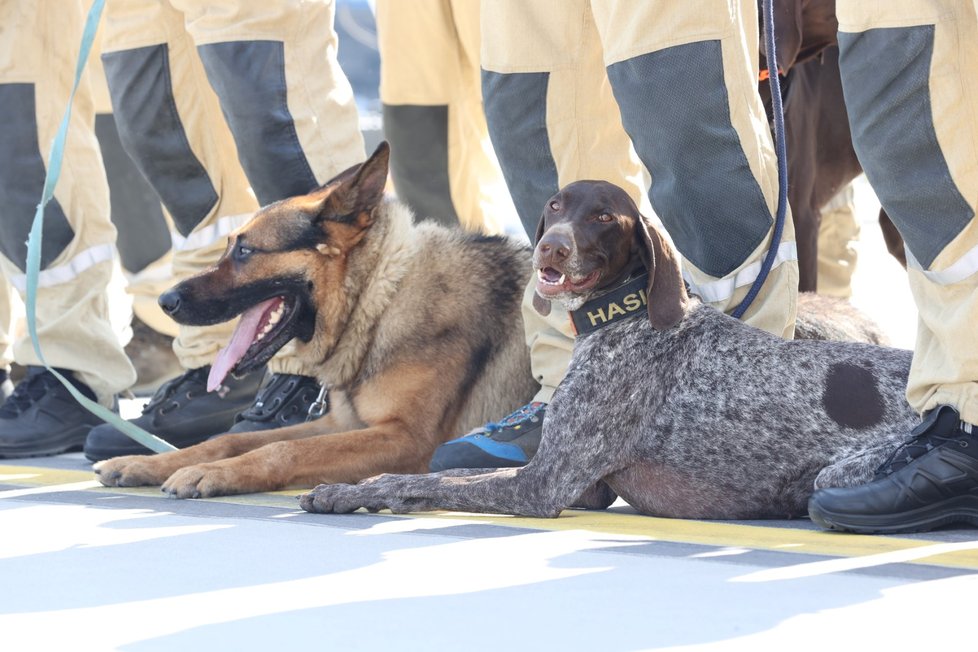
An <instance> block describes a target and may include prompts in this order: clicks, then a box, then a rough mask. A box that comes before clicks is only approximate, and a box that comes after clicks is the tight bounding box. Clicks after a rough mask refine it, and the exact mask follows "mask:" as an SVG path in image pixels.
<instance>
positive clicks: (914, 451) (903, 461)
mask: <svg viewBox="0 0 978 652" xmlns="http://www.w3.org/2000/svg"><path fill="white" fill-rule="evenodd" d="M974 430H975V427H974V426H972V425H971V424H966V423H963V422H962V421H961V419H960V415H959V414H958V412H957V410H955V409H954V408H952V407H950V406H947V405H942V406H939V407H938V408H936V409H934V410H932V411H930V412H928V413H927V415H926V416H925V417H924V420H923V421H922V422H921V423H920V425H919V426H917V427H916V428H914V430H913V433H911V434H912V438H911V439H910V440H909V441H907V443H905V444H904V445H903V446H901V447H900V448H898V449H897V450H896V451H895V452H894V453H893V455H892V456H890V459H889V460H887V462H886V463H884V464H883V465H882V466H881V467H880V468H879V469H878V470H877V471H876V478H875V479H874V480H873V481H872V482H870V483H869V484H865V485H862V486H859V487H846V488H831V489H822V490H820V491H816V492H815V494H814V495H813V496H812V497H811V499H810V500H809V502H808V513H809V515H810V516H811V518H812V520H813V521H814V522H815V523H818V524H819V525H821V526H822V527H825V528H829V529H833V530H845V531H849V532H859V533H862V534H893V533H897V532H923V531H925V530H931V529H933V528H935V527H939V526H941V525H947V524H948V523H968V524H970V525H975V526H978V432H975V431H974Z"/></svg>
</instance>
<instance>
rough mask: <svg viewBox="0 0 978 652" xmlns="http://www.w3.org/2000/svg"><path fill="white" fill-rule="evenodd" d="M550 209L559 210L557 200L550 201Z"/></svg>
mask: <svg viewBox="0 0 978 652" xmlns="http://www.w3.org/2000/svg"><path fill="white" fill-rule="evenodd" d="M550 210H554V211H559V210H560V203H559V202H556V201H552V202H550Z"/></svg>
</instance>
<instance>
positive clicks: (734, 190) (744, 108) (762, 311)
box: [592, 0, 798, 338]
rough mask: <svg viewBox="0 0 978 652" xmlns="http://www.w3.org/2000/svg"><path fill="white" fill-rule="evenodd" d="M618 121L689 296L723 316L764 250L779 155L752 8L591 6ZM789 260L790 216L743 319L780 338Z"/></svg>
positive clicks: (684, 0) (794, 269)
mask: <svg viewBox="0 0 978 652" xmlns="http://www.w3.org/2000/svg"><path fill="white" fill-rule="evenodd" d="M592 6H593V10H594V17H595V22H596V24H597V27H598V31H599V33H600V34H601V39H602V43H603V51H604V61H605V64H606V65H607V70H608V78H609V79H610V80H611V86H612V88H613V90H614V94H615V99H616V100H617V102H618V105H619V107H620V108H621V116H622V122H623V124H624V126H625V130H626V131H627V132H628V134H629V135H630V136H631V139H632V142H633V143H634V145H635V149H636V151H637V152H638V154H639V157H640V158H641V159H642V162H643V163H644V164H645V166H646V167H647V168H648V169H649V172H650V173H651V175H652V186H651V187H650V188H649V197H650V199H651V200H652V205H653V206H654V207H655V210H656V213H657V214H658V215H659V217H660V218H661V219H662V222H663V224H664V225H665V227H666V230H667V231H668V232H669V235H670V236H671V237H672V240H673V242H674V243H675V244H676V247H677V249H678V250H679V252H680V253H681V254H682V256H683V267H684V276H685V277H686V280H687V282H688V283H689V284H690V288H691V290H692V292H693V293H694V294H698V295H700V296H701V297H702V298H703V299H704V300H705V301H707V302H709V303H711V304H713V305H714V306H716V307H717V308H718V309H720V310H723V311H724V312H730V311H732V310H733V309H734V308H735V307H736V306H737V305H738V304H739V303H740V302H741V300H742V299H743V297H744V295H745V294H746V293H747V291H748V289H749V287H750V285H751V283H753V281H754V280H755V279H756V278H757V276H758V273H759V271H760V266H761V261H762V260H763V258H764V256H765V255H766V254H767V252H768V249H769V247H770V241H771V234H772V224H773V220H774V214H775V210H776V208H777V198H778V178H777V159H776V155H775V152H774V147H773V145H772V142H771V136H770V132H769V130H768V128H767V121H766V118H765V113H764V107H763V105H762V104H761V100H760V97H759V96H758V94H757V70H758V48H757V42H758V34H757V3H756V2H755V1H754V0H738V1H737V2H729V0H697V1H695V2H690V1H689V0H676V1H674V2H643V1H642V0H593V2H592ZM797 285H798V263H797V254H796V250H795V243H794V228H793V226H792V222H791V216H790V212H789V214H788V215H787V217H786V223H785V229H784V234H783V236H782V238H781V243H780V246H779V248H778V257H777V258H776V261H775V266H774V267H773V268H772V270H771V273H770V275H769V276H768V279H767V281H766V282H765V283H764V285H763V287H762V289H761V291H760V293H759V294H758V296H757V298H755V299H754V302H753V303H752V304H751V306H750V308H749V309H748V310H747V313H746V314H745V316H744V321H745V322H747V323H748V324H751V325H752V326H757V327H758V328H762V329H764V330H766V331H769V332H771V333H773V334H775V335H779V336H783V337H787V338H790V337H791V335H792V333H793V330H794V316H795V303H796V298H797Z"/></svg>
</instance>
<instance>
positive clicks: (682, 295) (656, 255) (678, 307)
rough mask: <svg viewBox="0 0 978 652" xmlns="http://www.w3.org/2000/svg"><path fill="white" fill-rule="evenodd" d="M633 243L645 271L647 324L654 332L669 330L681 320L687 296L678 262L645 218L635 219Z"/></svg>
mask: <svg viewBox="0 0 978 652" xmlns="http://www.w3.org/2000/svg"><path fill="white" fill-rule="evenodd" d="M635 243H636V245H637V246H638V253H639V256H641V258H642V261H643V262H644V263H645V268H646V269H648V270H649V283H648V286H647V287H646V290H645V292H646V296H647V297H648V302H649V304H648V310H649V322H650V323H651V324H652V328H654V329H656V330H657V331H662V330H666V329H669V328H672V327H673V326H675V325H676V324H678V323H679V322H680V320H682V318H683V315H684V314H685V312H686V304H687V302H688V301H689V296H688V295H687V294H686V284H685V283H683V276H682V273H681V272H680V270H679V260H678V258H677V257H676V254H675V252H674V251H673V250H672V248H671V247H670V246H669V245H668V244H666V242H665V241H664V240H663V239H662V235H661V234H660V233H659V231H658V229H657V228H656V227H655V225H654V224H652V222H651V220H649V218H647V217H645V216H644V215H639V217H638V220H636V222H635Z"/></svg>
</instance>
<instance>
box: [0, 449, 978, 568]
mask: <svg viewBox="0 0 978 652" xmlns="http://www.w3.org/2000/svg"><path fill="white" fill-rule="evenodd" d="M3 476H7V477H8V478H10V479H9V480H8V481H7V482H8V483H9V484H15V485H17V486H27V487H31V486H46V485H71V484H72V483H84V481H86V480H93V479H94V474H93V473H92V472H90V471H73V470H64V469H50V468H41V467H28V466H5V465H0V477H3ZM18 476H19V477H18ZM14 478H16V479H14ZM82 488H84V487H82V486H81V485H78V486H77V489H82ZM91 490H92V491H97V492H103V491H104V492H109V493H122V494H129V495H140V496H153V497H157V496H159V495H160V493H159V489H158V488H157V487H132V488H130V487H123V488H115V487H113V488H107V487H98V488H94V489H91ZM301 493H302V492H301V491H277V492H270V493H260V494H246V495H242V496H226V497H222V498H211V499H207V500H208V501H211V502H223V503H228V504H233V505H252V506H259V507H279V508H282V507H285V508H291V507H295V496H297V495H299V494H301ZM424 516H426V517H429V518H431V517H433V518H445V519H464V520H466V521H473V520H475V521H482V522H485V523H487V524H494V525H504V526H509V527H516V528H529V529H536V530H587V531H590V532H597V533H600V534H607V535H611V536H614V535H625V536H637V537H644V538H648V539H649V540H651V541H667V542H674V543H689V544H701V545H707V546H716V547H741V548H751V549H755V550H772V551H779V552H789V553H805V554H814V555H828V556H834V557H862V556H870V555H892V553H897V552H899V553H900V555H899V558H900V561H901V562H902V563H921V564H928V565H938V566H950V567H955V568H967V569H978V534H976V536H975V540H974V542H973V543H974V547H973V548H972V547H971V546H970V545H969V542H964V543H957V544H954V545H953V546H948V545H946V544H943V545H942V544H939V542H936V541H928V540H924V539H905V538H900V537H892V536H888V537H882V536H865V535H858V534H842V533H838V532H822V531H813V530H807V529H800V528H798V529H796V528H790V527H787V528H786V527H764V526H758V525H740V524H736V523H716V522H711V521H690V520H682V519H667V518H655V517H651V516H641V515H638V514H623V513H619V512H615V511H605V512H587V511H577V510H568V511H565V512H564V513H563V514H562V515H561V516H560V518H556V519H542V518H523V517H515V516H496V515H484V514H461V513H455V512H434V513H428V514H424ZM406 518H410V517H406Z"/></svg>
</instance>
